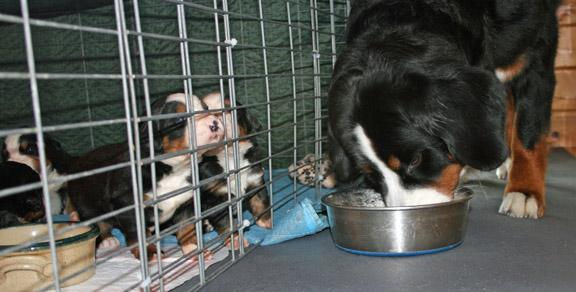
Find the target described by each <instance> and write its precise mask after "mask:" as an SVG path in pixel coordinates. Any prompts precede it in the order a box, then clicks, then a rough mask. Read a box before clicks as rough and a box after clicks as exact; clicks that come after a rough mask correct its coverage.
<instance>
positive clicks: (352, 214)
mask: <svg viewBox="0 0 576 292" xmlns="http://www.w3.org/2000/svg"><path fill="white" fill-rule="evenodd" d="M473 196H474V193H473V191H472V190H470V189H467V188H462V189H459V190H458V191H457V192H456V193H455V194H454V199H453V200H452V201H450V202H445V203H438V204H430V205H419V206H406V207H385V205H384V202H383V201H382V199H381V197H380V195H379V194H378V193H375V192H374V191H372V190H369V189H351V190H346V191H340V192H335V193H331V194H328V195H326V196H324V197H322V203H324V205H326V208H327V211H328V219H329V222H330V229H331V232H332V238H333V239H334V243H335V244H336V246H337V247H339V248H340V249H343V250H345V251H348V252H352V253H357V254H362V255H374V256H407V255H418V254H428V253H434V252H440V251H444V250H448V249H451V248H454V247H456V246H458V245H460V244H461V243H462V241H463V240H464V235H465V234H466V226H467V224H468V211H469V208H470V199H471V198H472V197H473Z"/></svg>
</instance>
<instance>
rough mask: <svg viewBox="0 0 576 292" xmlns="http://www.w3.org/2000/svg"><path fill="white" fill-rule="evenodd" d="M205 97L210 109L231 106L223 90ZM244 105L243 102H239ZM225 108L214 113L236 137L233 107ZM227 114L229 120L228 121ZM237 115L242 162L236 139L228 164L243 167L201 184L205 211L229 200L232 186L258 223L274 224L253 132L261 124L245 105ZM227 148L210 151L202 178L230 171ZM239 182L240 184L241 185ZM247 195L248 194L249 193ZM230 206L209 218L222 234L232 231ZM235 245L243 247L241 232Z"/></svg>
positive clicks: (185, 212)
mask: <svg viewBox="0 0 576 292" xmlns="http://www.w3.org/2000/svg"><path fill="white" fill-rule="evenodd" d="M202 101H203V102H204V103H205V104H206V105H207V106H208V108H209V109H210V110H214V109H224V108H229V107H230V99H229V98H225V99H224V103H225V106H224V107H223V106H222V98H221V95H220V93H211V94H208V95H206V96H205V97H203V98H202ZM238 105H239V106H241V105H240V104H238ZM224 113H225V114H224V115H223V114H222V112H215V113H214V114H215V115H216V116H218V117H219V118H221V119H223V124H225V126H226V131H225V132H226V139H227V140H230V141H231V140H232V139H233V132H232V130H233V126H234V124H233V123H232V117H231V113H230V111H229V110H226V111H224ZM224 116H225V122H224ZM236 117H237V119H236V120H237V124H236V126H237V128H236V129H237V130H236V133H237V135H238V136H237V137H238V138H239V141H238V154H239V155H238V162H239V165H238V167H236V161H235V160H234V147H233V144H232V143H229V145H228V154H227V155H228V167H229V169H230V171H233V170H239V172H238V173H237V174H231V175H230V176H229V180H227V179H226V177H222V178H219V179H217V180H215V181H212V182H209V183H207V184H205V185H203V186H202V187H201V188H200V194H201V202H202V211H206V210H208V209H210V208H212V207H215V206H217V205H219V204H222V203H224V202H226V201H227V200H228V189H230V193H231V196H232V197H233V198H239V197H244V198H243V199H242V204H243V207H244V208H247V209H248V210H249V211H250V212H251V213H252V214H253V215H254V216H255V217H256V219H255V222H256V224H257V225H258V226H260V227H262V228H266V229H270V228H272V221H271V211H270V210H267V209H268V208H269V207H270V199H269V197H268V191H267V189H266V183H265V182H264V170H263V169H262V164H261V163H260V162H259V161H260V160H261V159H262V156H261V155H260V152H259V150H258V144H257V141H256V137H255V136H250V135H251V134H254V133H257V132H258V131H260V128H261V126H260V124H259V123H258V121H257V120H256V119H255V118H254V117H253V116H252V115H251V114H250V113H249V112H248V111H247V110H246V109H245V108H238V109H237V110H236ZM226 159H227V158H226V151H225V150H224V149H221V151H219V152H217V153H210V154H206V155H204V157H202V162H201V163H200V164H199V179H200V180H201V181H202V180H206V179H210V178H212V177H214V176H217V175H220V174H223V173H225V172H226ZM237 184H239V185H237ZM245 196H246V197H245ZM179 211H180V212H179V215H178V216H181V217H182V218H186V217H191V216H192V215H193V214H194V213H193V211H194V210H193V208H191V206H190V205H188V206H182V208H181V210H179ZM228 218H229V217H228V208H224V209H223V210H222V211H220V212H216V214H214V215H212V216H210V217H209V218H207V223H208V224H209V227H208V229H209V230H210V229H212V228H213V229H214V230H216V231H217V232H218V233H219V234H223V233H225V232H228V231H230V229H231V226H230V224H229V219H228ZM209 230H208V231H209ZM234 239H235V247H239V242H238V235H235V236H234ZM224 244H225V246H227V247H229V248H230V247H231V245H232V244H231V241H230V238H229V237H227V238H226V239H225V240H224ZM243 244H244V246H248V245H249V243H248V240H247V239H246V238H244V243H243Z"/></svg>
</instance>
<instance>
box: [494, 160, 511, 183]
mask: <svg viewBox="0 0 576 292" xmlns="http://www.w3.org/2000/svg"><path fill="white" fill-rule="evenodd" d="M509 172H510V158H507V159H506V161H504V163H502V165H500V167H498V168H497V169H496V176H497V177H498V178H499V179H502V180H504V179H506V178H508V173H509Z"/></svg>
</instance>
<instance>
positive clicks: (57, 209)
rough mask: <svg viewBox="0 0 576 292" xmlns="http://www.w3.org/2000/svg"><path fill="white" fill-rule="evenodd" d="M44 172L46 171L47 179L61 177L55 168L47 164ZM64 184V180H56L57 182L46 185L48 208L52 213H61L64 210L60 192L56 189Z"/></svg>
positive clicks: (52, 179)
mask: <svg viewBox="0 0 576 292" xmlns="http://www.w3.org/2000/svg"><path fill="white" fill-rule="evenodd" d="M46 173H48V181H49V182H50V181H54V180H56V179H59V178H61V177H62V175H61V174H60V173H58V171H57V170H56V169H54V168H53V167H52V165H50V166H48V168H47V169H46ZM65 184H66V182H57V183H50V184H49V185H48V190H49V192H50V210H51V211H52V214H62V213H63V212H62V211H63V210H64V202H62V198H61V197H60V193H58V191H59V190H60V189H61V188H62V187H63V186H64V185H65Z"/></svg>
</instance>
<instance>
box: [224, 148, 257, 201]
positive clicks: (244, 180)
mask: <svg viewBox="0 0 576 292" xmlns="http://www.w3.org/2000/svg"><path fill="white" fill-rule="evenodd" d="M252 146H253V145H252V143H251V142H250V141H246V142H242V143H238V148H239V149H238V153H240V156H241V157H239V160H240V165H239V167H235V162H234V147H233V146H232V145H229V146H228V167H229V168H230V170H234V169H239V168H243V167H246V168H244V169H242V170H241V171H240V172H239V173H238V175H233V174H232V175H230V183H229V184H228V186H229V187H230V192H231V193H233V194H236V183H237V178H240V192H241V193H240V194H236V196H237V197H238V196H243V195H244V194H245V193H246V188H247V187H248V186H249V185H254V184H259V182H260V178H261V175H260V174H254V173H252V171H251V168H249V167H247V166H248V165H249V164H250V162H249V161H248V160H247V159H245V158H244V154H246V152H247V151H248V150H249V149H250V148H251V147H252ZM217 157H218V161H221V166H222V167H225V164H224V162H225V161H226V153H225V151H221V152H220V153H218V155H217ZM228 186H223V187H222V189H220V190H218V191H219V192H222V193H226V192H227V191H228V190H227V187H228Z"/></svg>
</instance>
